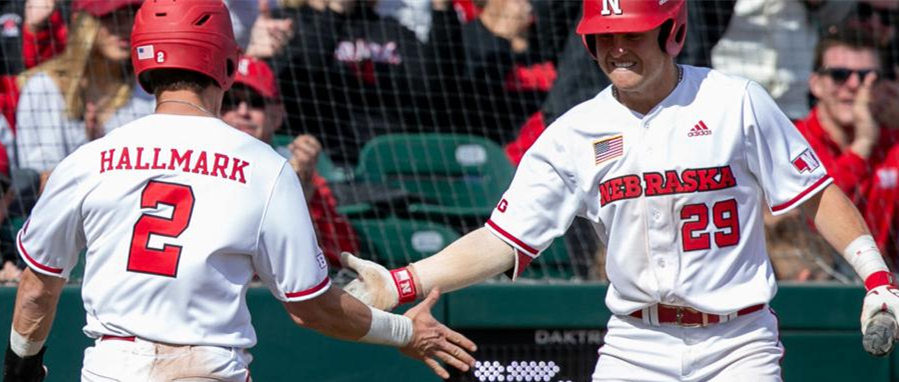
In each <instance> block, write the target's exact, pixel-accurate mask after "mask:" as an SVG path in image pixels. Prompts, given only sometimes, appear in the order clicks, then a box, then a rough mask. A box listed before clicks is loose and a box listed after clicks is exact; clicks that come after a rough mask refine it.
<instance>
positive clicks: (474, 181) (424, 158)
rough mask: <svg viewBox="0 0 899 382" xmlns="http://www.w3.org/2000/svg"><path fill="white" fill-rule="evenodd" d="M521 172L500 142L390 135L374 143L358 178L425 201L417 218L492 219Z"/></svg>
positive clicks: (413, 206) (413, 207)
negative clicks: (499, 202) (516, 175)
mask: <svg viewBox="0 0 899 382" xmlns="http://www.w3.org/2000/svg"><path fill="white" fill-rule="evenodd" d="M514 172H515V170H514V168H513V167H512V164H511V163H510V162H509V160H508V159H507V158H506V155H505V153H504V152H503V150H502V148H501V147H500V146H499V145H497V144H496V143H494V142H492V141H490V140H488V139H485V138H482V137H476V136H469V135H455V134H390V135H383V136H379V137H376V138H375V139H372V140H371V141H369V142H368V143H367V144H366V145H365V146H364V147H363V148H362V151H361V153H360V155H359V166H358V167H357V169H356V179H358V180H363V181H372V182H382V183H384V184H386V185H388V186H389V187H394V188H398V189H402V190H404V191H406V192H408V193H409V194H410V195H414V196H416V197H418V198H421V199H422V200H423V201H421V202H414V203H410V205H409V206H408V210H409V212H411V213H413V214H416V213H418V214H429V215H430V214H434V215H441V214H442V215H455V216H478V217H486V216H489V215H490V213H491V211H492V210H493V208H494V206H495V205H496V203H497V202H498V201H499V199H500V197H501V196H502V193H503V192H504V191H505V190H506V188H507V187H508V186H509V183H510V182H511V180H512V175H513V174H514Z"/></svg>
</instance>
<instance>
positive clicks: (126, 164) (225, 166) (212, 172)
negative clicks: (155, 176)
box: [100, 147, 250, 183]
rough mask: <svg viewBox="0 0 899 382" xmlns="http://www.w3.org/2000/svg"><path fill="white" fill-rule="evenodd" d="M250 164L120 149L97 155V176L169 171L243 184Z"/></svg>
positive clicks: (167, 151)
mask: <svg viewBox="0 0 899 382" xmlns="http://www.w3.org/2000/svg"><path fill="white" fill-rule="evenodd" d="M249 166H250V163H249V162H247V161H245V160H241V159H238V158H235V157H232V156H229V155H225V154H219V153H207V152H206V151H203V150H197V151H195V150H190V149H185V150H179V149H173V148H160V147H130V148H129V147H120V148H114V149H109V150H104V151H101V152H100V173H101V174H102V173H104V172H107V171H116V170H170V171H181V172H186V173H193V174H200V175H208V176H214V177H219V178H222V179H229V180H233V181H235V182H239V183H247V178H246V175H245V171H246V169H247V167H249Z"/></svg>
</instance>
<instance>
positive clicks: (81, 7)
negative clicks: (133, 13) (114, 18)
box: [72, 0, 144, 17]
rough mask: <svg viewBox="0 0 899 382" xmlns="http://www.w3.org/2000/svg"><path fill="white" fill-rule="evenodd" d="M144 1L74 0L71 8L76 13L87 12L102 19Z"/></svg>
mask: <svg viewBox="0 0 899 382" xmlns="http://www.w3.org/2000/svg"><path fill="white" fill-rule="evenodd" d="M143 2H144V0H75V3H74V4H72V8H73V9H74V10H75V11H76V12H87V13H90V14H91V15H92V16H94V17H103V16H106V15H108V14H110V13H112V12H115V11H117V10H118V9H119V8H123V7H126V6H129V5H137V6H139V5H141V3H143Z"/></svg>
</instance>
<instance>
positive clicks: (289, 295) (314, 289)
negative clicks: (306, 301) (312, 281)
mask: <svg viewBox="0 0 899 382" xmlns="http://www.w3.org/2000/svg"><path fill="white" fill-rule="evenodd" d="M329 286H331V278H329V277H325V279H324V280H322V282H320V283H318V285H316V286H314V287H312V288H309V289H306V290H302V291H299V292H290V293H285V294H284V295H285V296H287V298H297V297H307V296H310V295H314V294H316V293H318V292H321V291H323V290H325V289H326V288H328V287H329Z"/></svg>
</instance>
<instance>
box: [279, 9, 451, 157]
mask: <svg viewBox="0 0 899 382" xmlns="http://www.w3.org/2000/svg"><path fill="white" fill-rule="evenodd" d="M437 3H438V4H437V5H435V6H434V9H433V16H432V20H433V23H432V26H431V28H430V34H431V36H432V37H431V38H429V39H428V40H429V41H431V42H432V43H433V42H435V41H437V42H444V43H445V45H446V46H444V45H441V44H438V43H433V44H430V45H429V44H424V43H422V42H421V41H420V40H419V39H418V37H417V36H416V34H415V33H414V32H413V31H411V30H410V29H408V28H407V27H406V26H404V25H402V24H400V22H399V21H397V20H396V19H394V18H392V17H381V16H380V15H378V13H377V12H375V7H376V6H377V2H372V1H367V0H331V1H326V0H308V1H305V2H301V3H300V4H299V5H298V6H297V7H294V8H285V9H283V10H282V11H281V12H282V15H281V16H286V17H289V18H290V19H291V20H293V25H294V33H293V35H294V37H293V40H292V41H291V42H290V49H289V52H286V54H285V55H283V56H281V57H276V59H275V60H274V65H275V69H276V70H277V71H278V73H279V82H280V83H281V86H282V89H281V90H282V94H283V95H284V103H285V106H286V108H287V110H289V111H290V112H289V113H288V114H287V125H288V127H289V128H290V129H291V131H304V132H307V133H309V134H311V135H313V136H315V137H316V138H318V139H319V140H321V142H322V144H323V146H324V148H325V150H326V151H327V152H328V153H329V155H330V156H331V157H332V158H333V159H334V160H335V161H336V162H340V163H344V164H346V163H349V164H354V162H355V161H356V158H357V156H358V153H359V150H360V148H361V147H362V145H363V144H364V143H365V142H366V141H368V140H369V139H371V138H372V137H374V136H376V135H381V134H387V133H400V132H409V131H433V130H435V129H439V128H440V126H445V121H449V120H450V117H451V116H452V115H458V114H460V113H461V112H462V110H461V109H460V108H459V107H458V106H455V107H454V106H453V105H452V102H451V101H450V100H451V98H452V97H457V96H458V94H457V93H455V92H453V91H452V88H448V86H454V81H457V80H458V79H459V78H460V77H457V76H454V75H452V73H454V69H453V67H454V66H455V65H456V63H457V62H458V61H457V60H456V59H457V58H458V55H454V52H453V51H452V49H458V48H459V43H458V41H453V40H449V39H447V38H445V37H444V36H451V35H454V34H455V33H454V32H452V31H447V30H446V28H458V19H457V17H456V14H455V12H454V11H453V10H452V9H451V7H449V3H448V2H446V1H440V0H438V1H437ZM447 90H449V91H447Z"/></svg>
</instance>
